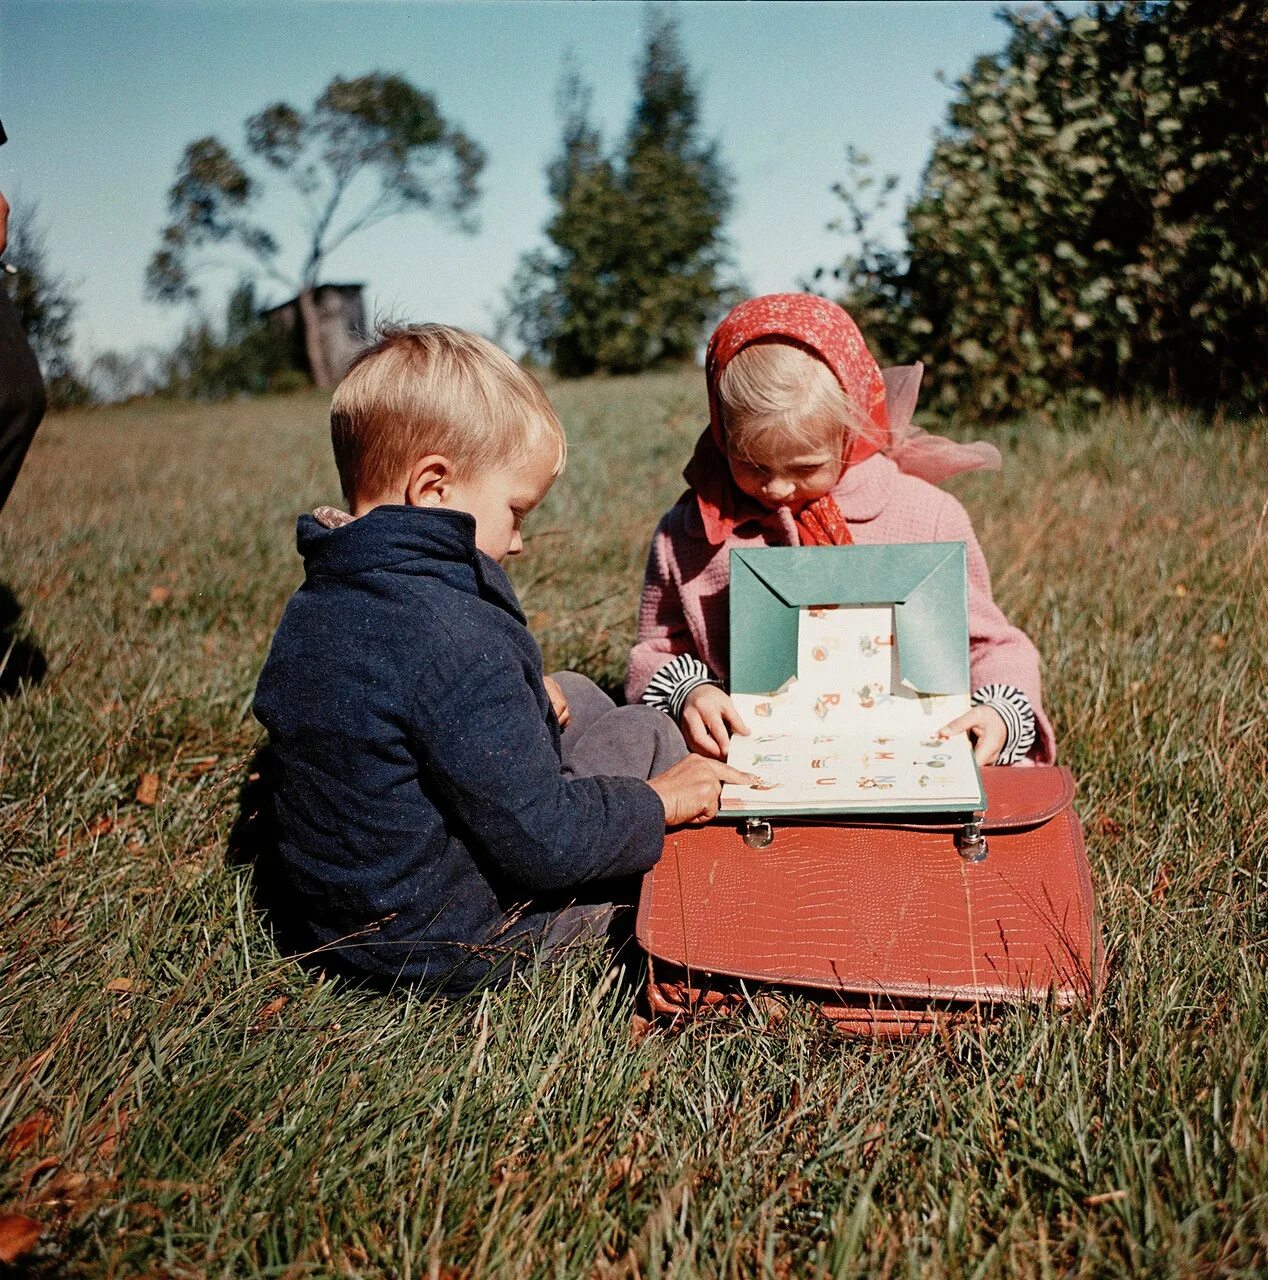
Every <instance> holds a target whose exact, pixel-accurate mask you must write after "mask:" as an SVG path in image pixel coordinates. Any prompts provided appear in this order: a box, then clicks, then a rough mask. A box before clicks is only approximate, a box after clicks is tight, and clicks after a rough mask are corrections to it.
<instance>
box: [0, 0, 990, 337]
mask: <svg viewBox="0 0 1268 1280" xmlns="http://www.w3.org/2000/svg"><path fill="white" fill-rule="evenodd" d="M997 7H998V6H997V5H996V4H995V3H993V2H988V0H946V2H940V0H920V2H919V3H893V2H890V3H885V2H880V0H877V2H875V3H867V2H861V0H860V2H856V3H849V4H794V3H787V2H784V3H779V4H764V3H747V4H736V3H711V4H693V3H682V4H678V5H676V6H675V12H676V13H677V14H678V17H679V19H680V24H681V30H682V36H683V41H684V45H685V48H686V51H687V55H688V57H689V59H690V61H691V64H692V66H693V68H694V69H695V72H696V74H697V77H698V81H699V85H700V89H701V95H702V106H703V116H704V121H705V127H706V130H707V132H708V133H709V135H710V136H713V137H716V138H717V139H718V140H719V141H720V144H721V152H722V156H723V158H724V159H725V161H726V162H727V164H728V165H729V166H730V168H731V170H732V172H733V173H734V175H735V179H736V197H737V199H736V209H735V213H734V215H733V218H732V221H731V225H730V233H731V237H732V241H733V245H734V251H735V257H736V262H737V265H738V268H739V271H740V274H741V276H742V277H743V279H744V281H745V283H746V284H747V285H748V287H749V288H751V289H753V290H754V291H758V292H768V291H772V290H777V289H786V288H795V287H796V285H797V282H798V280H799V279H800V278H802V277H804V276H805V274H806V273H807V272H809V271H810V270H811V269H813V268H814V267H815V266H817V265H820V264H825V263H830V262H833V261H835V260H836V259H837V258H839V257H840V256H841V253H842V251H843V248H844V242H842V241H841V240H840V239H839V238H834V236H833V235H832V234H831V233H829V232H828V231H827V230H826V229H825V224H826V223H827V222H828V221H829V220H830V219H832V218H833V217H834V216H835V215H836V213H837V212H838V208H839V205H838V202H837V201H836V200H835V199H834V197H833V196H832V195H831V194H830V191H829V187H830V185H831V183H832V182H833V181H834V180H836V179H837V178H839V177H840V176H841V173H842V169H843V163H842V162H843V155H844V149H845V146H846V144H847V143H853V144H854V145H856V146H858V147H861V148H862V149H864V150H865V151H868V152H869V153H871V155H872V156H873V157H874V158H875V160H876V161H877V163H878V166H879V167H881V168H883V169H884V170H886V171H890V172H894V173H897V174H899V175H900V176H901V178H902V187H901V190H902V192H903V193H904V194H909V193H910V192H911V191H913V190H914V188H915V186H916V184H917V182H918V181H919V176H920V172H921V170H922V168H923V166H924V163H925V161H926V159H927V157H928V154H929V147H930V142H931V139H932V136H933V131H934V129H935V128H936V126H937V125H938V124H939V123H940V122H941V120H942V118H943V112H944V108H945V105H946V103H947V100H948V98H949V97H950V94H951V92H952V89H951V87H950V85H949V84H941V83H939V82H938V80H937V78H936V73H937V72H938V71H940V70H941V71H943V72H945V73H946V74H947V76H948V77H949V79H950V80H954V78H955V77H957V76H959V75H961V74H962V73H963V72H964V71H966V70H967V69H968V67H969V66H970V65H971V63H972V60H973V58H974V57H975V56H976V55H977V54H979V53H982V52H986V51H991V50H995V49H998V48H999V47H1000V46H1001V45H1002V43H1003V39H1004V27H1003V25H1002V24H1001V23H1000V22H999V21H998V20H997V19H996V17H995V16H994V15H995V12H996V9H997ZM643 30H644V12H643V6H642V5H641V4H636V3H631V4H622V3H606V4H585V3H535V2H531V0H528V2H520V3H506V4H485V3H474V2H468V3H450V4H421V3H419V4H345V3H334V2H327V0H290V2H289V3H260V2H257V0H252V2H251V3H242V4H238V3H229V2H228V0H223V2H221V3H211V2H210V0H206V2H204V3H161V4H155V3H123V2H118V3H109V2H107V0H100V2H98V3H80V2H79V0H53V2H45V0H39V2H33V0H0V119H3V121H4V124H5V128H6V130H7V131H8V133H9V136H10V142H9V144H8V145H6V146H5V147H4V148H3V149H0V190H3V191H4V192H5V193H6V194H7V195H9V197H10V199H12V198H13V196H14V194H15V193H16V194H17V195H18V196H19V197H20V198H21V199H23V200H26V201H31V200H35V201H38V202H39V206H40V209H41V213H42V219H43V223H44V225H45V228H46V230H47V233H48V240H49V248H50V254H51V257H52V259H53V263H54V265H55V266H56V267H57V268H58V269H59V270H60V271H62V272H63V273H65V274H66V275H67V276H69V277H70V279H71V280H72V281H73V282H74V286H75V292H76V295H77V297H78V300H79V304H80V305H79V314H78V318H77V325H76V339H77V344H78V348H79V354H80V355H81V356H90V355H92V354H94V353H96V352H99V351H102V350H105V349H118V350H129V349H132V348H135V347H137V346H138V345H141V344H144V343H156V342H164V341H167V340H170V338H172V337H173V336H174V334H175V333H176V332H177V331H178V330H179V327H180V325H181V323H182V322H183V319H184V314H183V313H182V312H181V311H180V310H179V309H177V310H173V309H171V308H166V307H161V306H158V305H157V304H154V303H150V302H146V301H145V299H144V297H143V294H142V276H143V272H144V269H145V264H146V261H147V260H148V258H149V256H150V254H151V252H152V251H153V249H154V247H155V244H156V241H157V237H158V233H159V230H160V229H161V227H162V226H163V224H164V221H165V199H166V192H167V189H168V187H169V186H170V185H171V182H172V179H173V177H174V174H175V169H176V164H177V161H178V159H179V157H180V154H181V152H182V150H183V149H184V147H185V144H186V143H188V142H189V141H191V140H192V139H193V138H196V137H199V136H202V135H204V134H207V133H214V134H216V135H217V136H219V137H220V138H221V139H222V140H223V141H224V142H226V143H228V144H229V145H231V146H232V147H234V148H238V149H240V144H241V139H242V121H243V119H244V118H245V117H246V116H247V115H249V114H251V113H252V112H254V111H256V110H258V109H259V108H260V107H261V106H264V105H265V104H267V103H269V102H273V101H277V100H278V99H284V100H287V101H290V102H293V103H294V104H295V105H297V106H301V107H304V106H308V105H309V104H311V102H312V100H313V99H314V98H315V97H316V96H317V94H318V93H320V91H321V89H322V88H323V87H324V86H325V85H326V84H327V83H328V81H329V80H330V79H331V77H332V76H334V75H337V74H342V75H345V76H353V75H359V74H363V73H364V72H366V71H370V70H376V69H383V70H390V71H395V72H399V73H402V74H404V75H406V76H407V77H409V78H410V79H411V80H413V81H414V82H415V83H416V84H417V85H419V86H420V87H422V88H425V89H428V90H429V91H431V92H432V93H434V94H435V96H436V98H437V100H438V102H439V104H440V107H441V110H442V111H443V112H444V113H445V115H446V116H447V117H449V118H451V119H452V120H454V121H455V122H457V123H459V124H460V125H461V126H462V127H463V128H464V129H465V130H466V131H467V132H468V133H469V134H471V135H472V136H473V137H474V138H476V139H477V140H478V141H479V142H480V143H481V144H482V145H483V146H484V147H485V149H486V151H487V152H488V154H489V164H488V167H487V169H486V171H485V176H484V179H483V189H484V195H483V198H482V200H481V205H480V217H481V228H480V232H479V234H478V235H476V236H474V237H465V236H463V235H461V234H459V233H457V232H455V231H452V230H450V229H448V228H446V227H444V226H442V225H440V224H439V223H437V222H436V221H435V220H431V219H428V218H426V217H422V216H411V217H408V218H402V219H397V220H394V221H392V222H388V223H385V224H382V225H380V226H379V227H377V228H375V229H373V230H371V231H369V232H367V233H365V234H363V235H361V236H360V237H358V238H356V239H353V240H350V241H349V242H348V243H347V244H346V245H345V246H344V248H343V249H341V250H340V251H339V252H338V253H337V254H336V255H335V257H334V258H333V259H332V260H331V262H330V265H329V269H328V272H327V275H328V278H332V279H340V280H364V281H366V282H367V283H368V285H369V286H370V299H371V305H372V306H374V307H377V308H378V309H380V310H384V311H391V312H393V313H394V314H396V315H398V316H402V317H407V318H412V319H432V320H444V321H448V322H451V323H455V324H460V325H465V326H467V327H471V328H476V329H480V330H483V331H485V332H489V331H491V329H492V326H493V315H494V312H495V310H496V309H497V307H498V305H499V303H500V298H501V291H502V289H503V287H504V286H505V284H506V282H507V281H508V280H509V278H510V276H511V273H512V271H513V270H514V267H515V264H516V261H517V259H518V257H519V255H520V254H521V253H522V252H523V251H524V250H526V249H528V248H531V247H533V246H534V245H536V244H538V243H540V242H541V228H542V225H543V223H544V221H545V219H546V218H547V216H548V215H549V211H550V205H549V201H548V199H547V196H546V191H545V178H544V172H543V170H544V167H545V165H546V164H547V162H548V161H549V159H550V157H551V156H552V155H553V154H554V153H555V151H556V149H557V146H558V136H559V129H558V120H557V117H556V114H555V92H556V86H557V84H558V81H559V75H560V70H561V68H562V66H563V61H564V57H565V55H566V53H567V52H568V51H569V50H572V51H573V52H574V53H575V56H576V58H577V60H578V62H579V64H580V66H581V69H582V71H583V73H584V74H585V76H586V77H587V78H588V79H589V80H590V82H591V83H592V85H593V86H594V90H595V117H596V119H597V121H598V122H599V123H600V124H601V125H602V126H603V127H604V129H605V130H606V132H607V135H608V136H609V137H614V136H615V135H616V134H617V133H618V132H619V131H620V129H621V128H622V127H623V125H624V122H625V119H626V116H627V114H628V111H629V106H630V102H631V97H632V91H633V75H634V70H633V69H634V63H635V61H636V59H637V57H638V54H639V51H640V48H641V44H642V37H643ZM292 249H293V251H292V254H291V257H292V259H293V258H294V256H295V254H296V253H297V252H298V249H297V247H295V246H294V245H293V246H292ZM223 283H225V284H227V283H228V281H227V279H226V280H224V282H223ZM220 297H221V292H220V291H219V290H218V289H216V288H214V287H212V288H209V290H208V300H209V302H210V303H212V304H213V305H214V306H215V308H216V310H218V309H219V305H218V304H219V299H220Z"/></svg>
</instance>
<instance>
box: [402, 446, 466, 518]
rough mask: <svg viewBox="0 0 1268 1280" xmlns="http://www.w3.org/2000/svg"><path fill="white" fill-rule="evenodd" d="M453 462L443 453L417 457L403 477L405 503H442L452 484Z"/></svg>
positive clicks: (429, 504)
mask: <svg viewBox="0 0 1268 1280" xmlns="http://www.w3.org/2000/svg"><path fill="white" fill-rule="evenodd" d="M453 474H454V471H453V463H451V462H450V461H449V459H448V458H446V457H445V456H444V455H443V454H440V453H429V454H427V456H426V457H423V458H419V459H418V461H417V462H415V463H414V465H413V466H412V467H411V468H410V469H409V474H408V475H407V476H406V477H405V505H406V506H409V507H439V506H442V505H444V502H445V499H446V498H447V497H448V496H449V488H450V486H451V485H452V484H453Z"/></svg>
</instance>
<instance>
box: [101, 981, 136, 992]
mask: <svg viewBox="0 0 1268 1280" xmlns="http://www.w3.org/2000/svg"><path fill="white" fill-rule="evenodd" d="M106 990H107V991H117V992H121V993H125V994H126V993H127V992H129V991H131V990H132V979H131V978H111V979H110V981H109V982H107V983H106Z"/></svg>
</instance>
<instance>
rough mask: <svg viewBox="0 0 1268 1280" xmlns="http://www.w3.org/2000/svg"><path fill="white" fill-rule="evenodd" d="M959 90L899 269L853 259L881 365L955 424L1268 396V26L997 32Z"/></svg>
mask: <svg viewBox="0 0 1268 1280" xmlns="http://www.w3.org/2000/svg"><path fill="white" fill-rule="evenodd" d="M1004 18H1005V20H1006V21H1007V23H1008V24H1009V27H1010V35H1009V39H1008V43H1007V46H1006V48H1005V49H1004V51H1003V52H1002V53H1000V54H997V55H993V56H989V57H983V58H980V59H979V60H978V62H977V63H976V65H975V66H974V67H973V70H972V71H971V72H970V73H969V74H968V75H967V76H965V77H964V79H963V80H961V81H960V84H959V91H958V93H957V95H956V97H955V99H954V101H953V102H952V104H951V107H950V109H949V119H948V124H947V127H946V129H945V130H944V132H943V133H942V134H941V136H940V137H939V138H938V140H937V142H936V144H935V147H934V151H933V156H932V158H931V160H930V163H929V166H928V169H927V170H926V173H925V177H924V181H923V186H922V189H921V191H920V193H919V195H918V196H917V198H916V199H915V201H914V202H913V203H912V204H911V205H910V206H909V208H908V210H907V219H906V230H907V241H908V251H907V254H906V255H905V256H904V257H903V258H902V259H897V258H895V257H894V256H893V255H885V254H879V255H877V254H870V255H869V254H863V255H861V258H860V259H856V260H853V261H852V262H851V263H850V264H848V266H849V270H848V272H847V275H848V277H849V278H848V287H849V290H850V293H851V296H857V297H858V298H859V299H860V302H861V304H862V305H863V306H864V307H865V308H867V309H871V310H872V311H875V309H876V307H877V304H878V301H879V303H880V304H882V305H881V310H882V315H881V316H880V317H873V319H874V320H875V321H876V323H875V325H874V327H875V328H876V329H877V333H878V337H879V338H880V345H881V346H882V347H885V348H887V351H886V354H887V355H889V356H890V357H891V358H895V359H913V358H921V359H924V360H925V361H926V362H927V363H928V364H929V365H930V366H931V373H932V375H933V378H934V382H935V389H936V400H937V402H938V404H939V406H940V407H942V408H944V409H946V410H950V411H960V412H964V411H966V410H967V411H969V412H971V413H972V415H973V416H977V417H1000V416H1003V415H1006V414H1012V413H1016V412H1019V411H1025V410H1032V409H1048V408H1051V407H1052V406H1053V404H1054V403H1055V402H1057V401H1058V400H1061V399H1066V398H1069V397H1071V396H1073V397H1075V398H1078V399H1082V400H1084V401H1085V402H1087V403H1096V402H1098V401H1099V400H1100V399H1102V398H1103V397H1105V396H1108V395H1124V394H1134V393H1137V392H1142V391H1156V392H1161V393H1163V394H1167V395H1172V396H1177V397H1180V398H1183V399H1186V400H1190V401H1194V402H1201V403H1206V404H1217V405H1222V406H1226V407H1228V408H1230V409H1232V410H1234V411H1254V410H1256V409H1259V410H1261V411H1262V409H1263V407H1264V405H1265V400H1266V392H1268V7H1265V6H1264V5H1263V4H1262V3H1256V2H1252V0H1233V2H1229V0H1222V2H1221V3H1218V4H1212V3H1210V2H1209V0H1207V2H1205V3H1197V2H1196V0H1172V2H1171V3H1155V2H1153V0H1148V2H1145V3H1118V4H1096V5H1093V6H1091V7H1090V8H1089V10H1088V11H1086V12H1083V13H1080V14H1078V15H1071V14H1068V13H1063V12H1061V11H1060V10H1058V9H1056V8H1055V7H1052V6H1048V7H1046V8H1044V9H1041V10H1038V11H1035V10H1022V11H1019V12H1014V13H1006V14H1005V15H1004Z"/></svg>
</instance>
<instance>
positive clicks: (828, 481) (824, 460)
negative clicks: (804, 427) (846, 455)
mask: <svg viewBox="0 0 1268 1280" xmlns="http://www.w3.org/2000/svg"><path fill="white" fill-rule="evenodd" d="M727 461H728V462H729V463H730V466H731V476H732V478H733V479H734V481H735V483H736V485H737V487H738V488H739V489H740V490H741V491H742V492H744V493H746V494H748V496H749V497H750V498H755V499H756V500H757V501H758V502H760V503H761V504H762V506H764V507H768V508H770V509H771V510H774V509H775V508H776V507H789V508H791V509H792V510H793V511H794V512H796V511H800V510H801V509H802V508H803V507H806V506H809V505H810V503H812V502H814V501H816V500H817V499H819V498H822V497H823V495H824V494H825V493H827V492H828V491H829V490H830V489H831V488H832V487H833V486H834V485H835V484H836V482H837V480H838V479H840V476H841V445H840V440H839V436H838V437H837V439H836V440H833V441H830V442H829V441H825V443H823V444H822V445H807V444H805V443H804V442H798V443H796V444H793V445H792V446H791V448H790V447H789V443H788V440H787V439H786V438H785V437H783V436H782V435H781V433H780V432H779V431H767V432H763V433H762V434H761V435H759V436H758V438H757V439H756V440H753V441H751V442H748V443H746V446H745V449H744V452H743V454H740V453H731V454H728V457H727Z"/></svg>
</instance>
